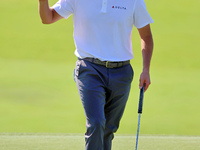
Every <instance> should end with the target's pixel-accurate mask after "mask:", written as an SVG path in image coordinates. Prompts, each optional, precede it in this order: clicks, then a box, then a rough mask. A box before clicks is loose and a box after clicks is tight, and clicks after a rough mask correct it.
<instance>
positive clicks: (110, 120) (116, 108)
mask: <svg viewBox="0 0 200 150" xmlns="http://www.w3.org/2000/svg"><path fill="white" fill-rule="evenodd" d="M120 72H121V73H120ZM132 79H133V70H132V67H131V65H127V66H124V67H122V68H117V69H110V72H109V81H110V82H109V86H108V92H107V93H108V95H107V98H106V105H105V117H106V125H105V134H104V150H111V145H112V139H113V138H114V133H115V132H116V131H117V129H118V128H119V123H120V120H121V118H122V115H123V112H124V109H125V106H126V102H127V100H128V96H129V92H130V88H131V82H132Z"/></svg>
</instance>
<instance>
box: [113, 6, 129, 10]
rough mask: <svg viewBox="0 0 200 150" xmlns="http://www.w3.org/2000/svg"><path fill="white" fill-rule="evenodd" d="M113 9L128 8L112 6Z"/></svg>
mask: <svg viewBox="0 0 200 150" xmlns="http://www.w3.org/2000/svg"><path fill="white" fill-rule="evenodd" d="M112 8H114V9H123V10H126V7H123V6H112Z"/></svg>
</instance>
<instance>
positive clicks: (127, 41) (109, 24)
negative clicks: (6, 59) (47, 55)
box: [39, 0, 153, 150]
mask: <svg viewBox="0 0 200 150" xmlns="http://www.w3.org/2000/svg"><path fill="white" fill-rule="evenodd" d="M39 13H40V17H41V20H42V23H44V24H51V23H54V22H56V21H58V20H60V19H62V18H65V19H67V18H68V17H69V16H70V15H72V14H73V25H74V42H75V45H76V50H75V55H76V56H77V62H76V67H75V71H74V74H75V81H76V84H77V88H78V92H79V95H80V98H81V101H82V105H83V108H84V112H85V117H86V127H87V131H86V133H85V149H86V150H111V145H112V139H113V138H114V133H115V132H116V131H117V129H118V128H119V123H120V120H121V118H122V115H123V112H124V109H125V105H126V102H127V99H128V96H129V92H130V88H131V82H132V79H133V75H134V73H133V69H132V66H131V64H130V60H131V59H133V52H132V44H131V43H132V42H131V35H132V28H133V26H135V27H136V28H137V29H138V32H139V34H140V37H141V49H142V55H143V71H142V73H141V76H140V84H139V88H142V85H143V83H145V84H146V86H145V91H146V90H147V88H148V86H149V85H150V75H149V68H150V61H151V56H152V51H153V39H152V34H151V29H150V23H153V20H152V18H151V17H150V15H149V13H148V12H147V9H146V6H145V2H144V0H126V1H124V0H59V1H58V2H57V3H56V4H55V5H54V6H53V7H49V4H48V0H39ZM66 46H67V43H66Z"/></svg>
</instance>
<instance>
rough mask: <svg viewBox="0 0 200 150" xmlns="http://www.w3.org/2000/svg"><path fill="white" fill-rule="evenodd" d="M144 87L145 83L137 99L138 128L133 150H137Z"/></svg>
mask: <svg viewBox="0 0 200 150" xmlns="http://www.w3.org/2000/svg"><path fill="white" fill-rule="evenodd" d="M144 87H145V83H144V84H143V87H142V89H141V90H140V98H139V106H138V113H139V117H138V128H137V138H136V145H135V150H137V147H138V137H139V129H140V117H141V114H142V106H143V97H144Z"/></svg>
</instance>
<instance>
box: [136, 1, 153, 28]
mask: <svg viewBox="0 0 200 150" xmlns="http://www.w3.org/2000/svg"><path fill="white" fill-rule="evenodd" d="M133 20H134V22H133V23H134V26H135V27H136V28H138V29H139V28H142V27H144V26H146V25H148V24H150V23H153V19H152V18H151V16H150V15H149V13H148V11H147V8H146V5H145V2H144V0H137V2H136V5H135V10H134V15H133Z"/></svg>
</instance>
